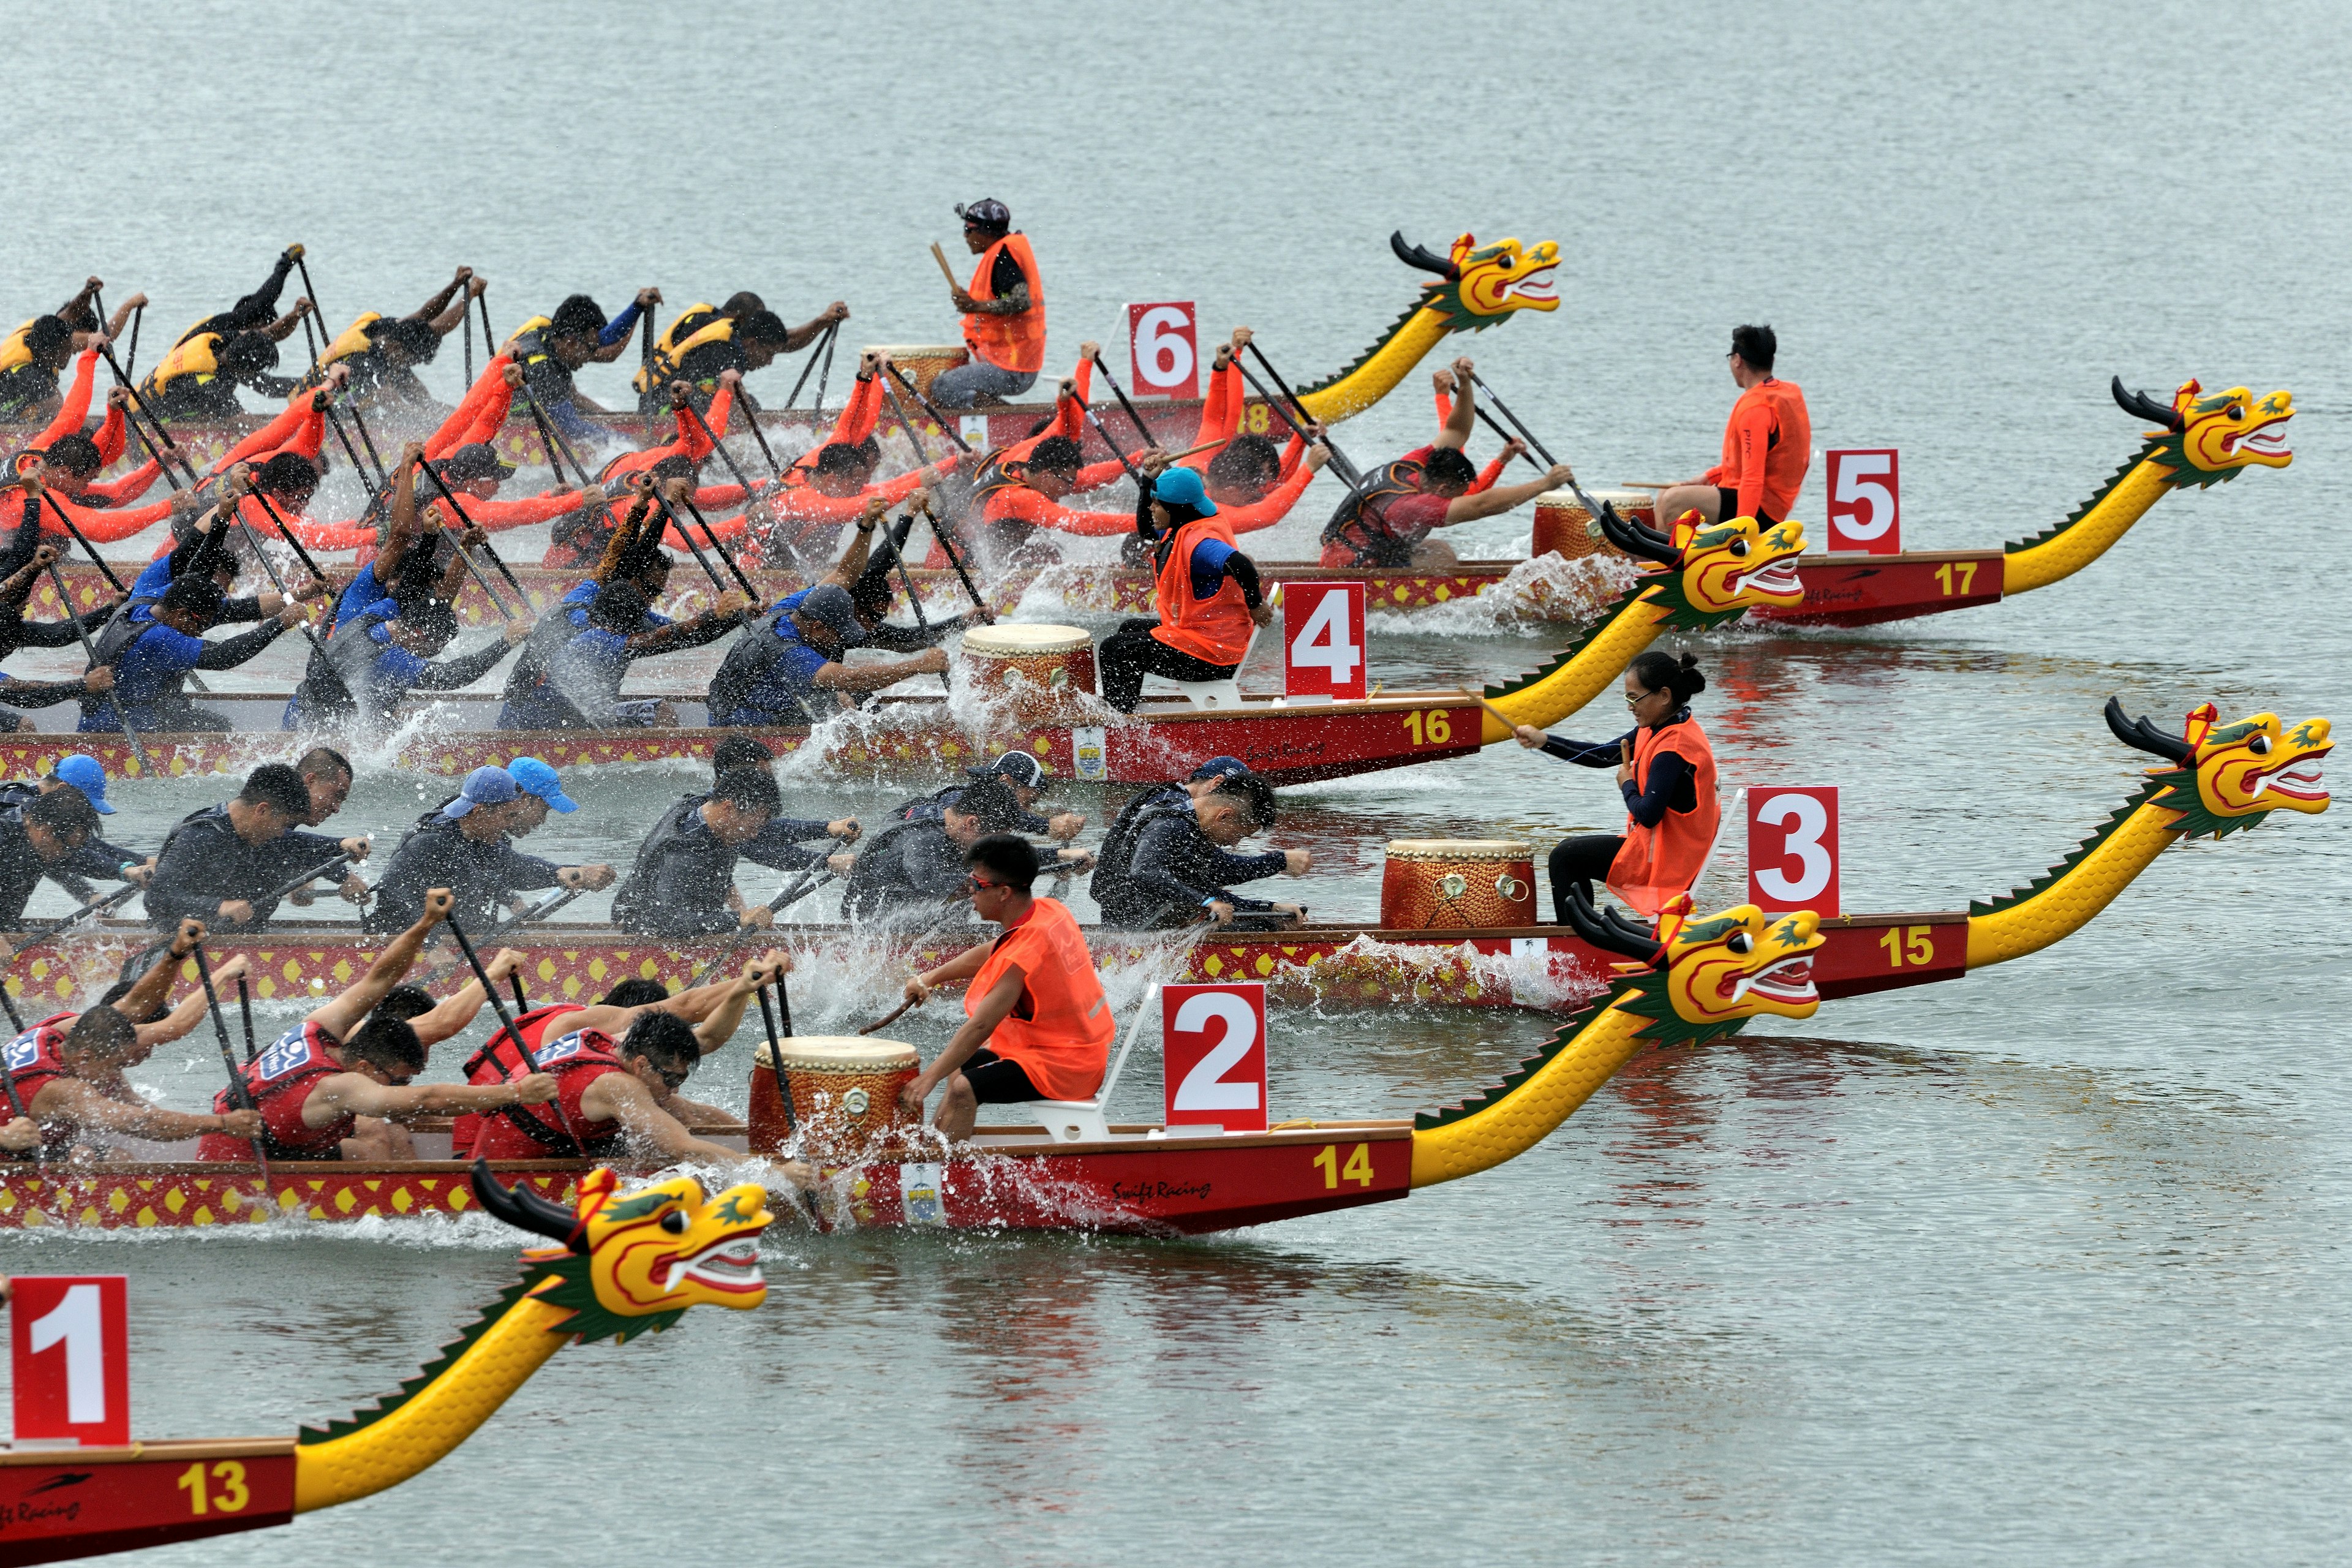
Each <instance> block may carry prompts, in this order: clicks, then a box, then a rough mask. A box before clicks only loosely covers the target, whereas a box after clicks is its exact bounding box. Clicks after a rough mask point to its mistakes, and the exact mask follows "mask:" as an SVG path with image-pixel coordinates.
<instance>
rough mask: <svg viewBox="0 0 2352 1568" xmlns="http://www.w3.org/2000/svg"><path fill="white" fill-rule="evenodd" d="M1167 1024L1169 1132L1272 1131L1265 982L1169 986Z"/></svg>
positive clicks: (1163, 1018)
mask: <svg viewBox="0 0 2352 1568" xmlns="http://www.w3.org/2000/svg"><path fill="white" fill-rule="evenodd" d="M1160 1038H1161V1042H1162V1043H1161V1046H1160V1059H1161V1061H1162V1063H1163V1064H1164V1071H1165V1076H1166V1079H1167V1097H1168V1105H1167V1122H1168V1125H1169V1127H1170V1128H1171V1129H1173V1128H1177V1127H1184V1126H1192V1127H1200V1126H1204V1125H1205V1126H1211V1127H1222V1128H1223V1129H1224V1130H1225V1131H1228V1132H1263V1131H1265V1129H1266V1116H1265V984H1263V983H1262V982H1259V981H1255V980H1252V981H1245V982H1241V983H1237V984H1230V985H1171V986H1168V987H1166V988H1165V989H1163V990H1162V991H1161V992H1160Z"/></svg>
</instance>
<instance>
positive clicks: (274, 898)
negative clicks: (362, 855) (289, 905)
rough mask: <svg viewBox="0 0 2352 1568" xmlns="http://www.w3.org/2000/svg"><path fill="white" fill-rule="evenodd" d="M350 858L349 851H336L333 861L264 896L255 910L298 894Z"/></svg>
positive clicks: (312, 869)
mask: <svg viewBox="0 0 2352 1568" xmlns="http://www.w3.org/2000/svg"><path fill="white" fill-rule="evenodd" d="M351 858H352V854H351V851H350V850H348V849H339V850H337V851H336V852H335V857H334V858H333V859H331V860H328V861H324V862H322V863H321V864H320V865H318V866H314V867H312V868H310V870H308V871H305V872H303V873H302V874H301V875H300V876H299V877H297V878H295V879H293V880H292V881H290V882H288V883H286V884H285V885H284V886H282V887H280V888H279V889H278V890H277V891H276V892H274V893H269V894H267V895H265V896H264V897H263V898H261V899H260V900H258V901H257V903H256V905H255V907H256V908H259V907H261V905H263V904H275V903H277V902H278V900H280V899H283V898H285V897H287V896H288V895H289V894H290V893H299V892H300V891H301V890H302V889H305V888H307V887H309V886H310V884H311V883H313V882H315V881H317V880H318V879H320V878H321V877H324V876H326V875H328V874H329V873H331V872H332V871H333V870H334V869H335V868H338V867H340V866H341V865H343V864H344V863H345V862H346V861H348V860H350V859H351Z"/></svg>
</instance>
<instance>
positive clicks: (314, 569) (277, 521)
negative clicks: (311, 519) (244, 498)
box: [246, 490, 332, 593]
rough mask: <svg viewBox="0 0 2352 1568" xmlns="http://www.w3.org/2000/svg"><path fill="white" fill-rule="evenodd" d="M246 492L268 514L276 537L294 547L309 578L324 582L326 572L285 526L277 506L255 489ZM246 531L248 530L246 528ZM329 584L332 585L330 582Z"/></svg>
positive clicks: (281, 590) (313, 580)
mask: <svg viewBox="0 0 2352 1568" xmlns="http://www.w3.org/2000/svg"><path fill="white" fill-rule="evenodd" d="M246 493H247V495H250V496H251V497H252V498H253V499H254V500H257V501H259V502H260V503H261V510H264V511H266V512H268V514H269V521H270V522H271V523H272V524H274V525H275V526H276V527H277V530H278V537H279V538H280V539H283V540H284V541H285V542H287V543H289V544H290V545H292V546H293V547H294V554H295V556H296V557H297V558H298V559H299V560H300V562H301V563H302V569H303V570H304V571H305V572H308V573H309V574H310V580H311V581H312V582H314V583H325V582H326V581H327V574H325V573H324V572H321V571H320V570H319V563H317V562H316V561H313V560H312V559H310V552H309V551H307V550H305V549H303V548H302V542H301V541H300V540H299V539H297V538H295V537H294V531H293V530H292V529H290V528H289V527H287V526H286V520H285V519H284V518H282V517H280V516H279V515H278V508H277V507H276V505H274V504H273V503H272V502H271V501H270V499H269V498H268V496H266V495H263V494H262V493H261V492H260V491H259V490H247V492H246ZM248 531H249V530H248ZM329 585H330V586H332V584H329ZM279 592H281V593H282V592H284V590H283V589H282V588H281V589H280V590H279Z"/></svg>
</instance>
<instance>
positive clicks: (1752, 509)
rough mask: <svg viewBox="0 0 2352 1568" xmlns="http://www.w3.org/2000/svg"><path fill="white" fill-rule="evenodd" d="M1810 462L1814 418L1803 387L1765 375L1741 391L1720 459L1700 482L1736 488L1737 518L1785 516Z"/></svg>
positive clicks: (1783, 518)
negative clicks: (1807, 407)
mask: <svg viewBox="0 0 2352 1568" xmlns="http://www.w3.org/2000/svg"><path fill="white" fill-rule="evenodd" d="M1812 463H1813V421H1812V416H1811V415H1810V414H1809V413H1807V412H1806V409H1805V394H1804V389H1803V388H1801V387H1800V386H1799V385H1798V384H1796V383H1795V382H1793V381H1779V380H1775V379H1773V378H1771V377H1769V376H1768V377H1766V378H1765V379H1764V380H1762V381H1759V382H1758V383H1757V384H1755V385H1753V386H1751V387H1749V388H1748V390H1746V391H1745V392H1742V393H1741V394H1740V395H1739V401H1738V402H1737V403H1735V404H1733V405H1731V418H1730V420H1729V422H1728V423H1727V424H1726V425H1725V426H1724V427H1723V461H1721V462H1720V463H1717V465H1716V466H1715V467H1713V468H1709V469H1708V470H1707V471H1706V475H1705V476H1704V482H1705V483H1706V484H1710V485H1715V486H1718V487H1720V488H1722V489H1736V490H1738V492H1739V510H1738V513H1737V514H1736V515H1738V516H1740V517H1767V518H1770V519H1771V520H1772V521H1775V522H1778V521H1784V520H1786V519H1787V517H1788V515H1789V509H1790V507H1792V506H1794V505H1796V502H1797V495H1798V492H1799V491H1801V490H1802V489H1804V487H1805V471H1806V470H1807V469H1808V468H1811V467H1812Z"/></svg>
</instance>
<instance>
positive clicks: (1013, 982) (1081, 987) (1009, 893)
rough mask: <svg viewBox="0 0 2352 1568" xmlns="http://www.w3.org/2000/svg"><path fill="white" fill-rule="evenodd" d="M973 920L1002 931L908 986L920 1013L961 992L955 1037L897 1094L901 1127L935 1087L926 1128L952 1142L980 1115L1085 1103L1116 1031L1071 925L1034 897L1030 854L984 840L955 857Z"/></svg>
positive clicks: (1097, 1085)
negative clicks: (935, 995)
mask: <svg viewBox="0 0 2352 1568" xmlns="http://www.w3.org/2000/svg"><path fill="white" fill-rule="evenodd" d="M964 861H965V864H966V866H967V867H968V868H969V872H968V877H967V881H968V884H969V886H970V887H971V908H972V912H973V913H974V914H976V915H978V916H979V917H980V918H981V919H982V920H984V921H994V922H995V923H996V924H998V925H1000V926H1002V927H1003V928H1004V931H1003V935H1002V936H999V937H998V938H997V939H996V940H995V941H993V942H981V943H979V944H978V945H977V946H974V947H971V948H967V949H966V950H964V952H962V953H961V954H960V955H959V956H957V957H954V958H951V959H950V960H948V961H947V962H946V963H942V964H940V966H939V967H938V968H937V969H933V970H929V971H928V972H926V973H921V974H917V975H915V976H913V977H912V978H910V979H909V980H908V982H907V1000H908V1001H909V1002H911V1003H914V1004H916V1005H921V1004H922V1003H924V1002H925V1001H927V1000H929V997H930V994H931V993H932V992H933V991H934V990H936V989H937V988H939V987H940V986H942V985H950V984H954V983H956V982H957V981H968V982H970V984H968V985H967V986H966V987H965V989H964V997H963V1010H964V1023H963V1026H962V1027H961V1028H960V1029H958V1030H957V1031H956V1032H955V1036H954V1037H953V1038H951V1039H950V1040H949V1041H948V1044H947V1048H946V1049H945V1050H943V1051H941V1052H940V1054H939V1056H938V1057H937V1058H935V1059H933V1061H932V1062H931V1065H930V1066H929V1067H927V1068H924V1069H923V1070H922V1071H921V1072H919V1073H918V1074H916V1075H915V1081H914V1082H912V1083H910V1084H908V1085H907V1087H906V1088H904V1089H900V1090H899V1091H898V1103H899V1104H900V1105H901V1106H902V1107H904V1108H905V1110H906V1111H907V1113H908V1115H910V1116H917V1117H919V1116H921V1115H922V1113H923V1102H924V1101H925V1100H928V1099H929V1098H930V1093H931V1090H932V1089H937V1088H940V1086H941V1085H942V1084H944V1085H945V1086H946V1089H947V1093H946V1094H945V1095H944V1096H942V1097H941V1099H940V1112H939V1115H938V1117H937V1118H936V1119H934V1121H932V1123H931V1125H932V1126H934V1127H936V1128H937V1129H939V1131H940V1132H941V1133H942V1134H943V1135H944V1136H946V1137H947V1139H948V1140H949V1141H950V1142H961V1141H962V1140H964V1139H966V1138H968V1137H970V1136H971V1129H972V1123H973V1121H975V1120H976V1119H977V1117H978V1115H979V1111H980V1108H981V1107H982V1106H983V1105H1010V1104H1019V1103H1021V1102H1023V1101H1026V1100H1091V1099H1092V1098H1094V1095H1095V1093H1096V1091H1097V1090H1098V1089H1101V1088H1102V1080H1103V1071H1104V1069H1105V1068H1107V1067H1108V1065H1109V1062H1110V1041H1111V1036H1112V1035H1113V1034H1114V1033H1116V1032H1117V1029H1118V1025H1117V1024H1116V1022H1115V1021H1114V1020H1113V1019H1112V1017H1111V1011H1110V999H1109V998H1108V997H1107V996H1105V995H1104V994H1103V988H1102V981H1101V980H1100V979H1099V978H1098V977H1097V974H1096V973H1095V963H1094V958H1093V956H1092V955H1091V954H1090V953H1088V952H1087V939H1086V936H1085V934H1084V933H1083V932H1081V931H1079V930H1078V922H1077V921H1076V918H1075V917H1073V916H1072V915H1071V913H1070V911H1069V910H1068V909H1066V907H1064V905H1063V904H1062V902H1061V901H1060V900H1057V899H1041V898H1035V897H1033V896H1032V895H1031V893H1030V891H1029V889H1031V887H1033V886H1034V884H1035V882H1036V880H1037V872H1038V865H1037V851H1036V849H1035V847H1033V846H1032V845H1031V844H1030V842H1029V841H1028V840H1027V839H1025V838H1020V837H1014V836H1013V835H1012V834H1009V833H1005V834H992V835H990V836H989V837H984V838H982V839H980V840H979V841H978V842H977V843H975V844H973V845H972V847H971V849H970V850H969V851H967V852H966V854H965V856H964Z"/></svg>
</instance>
